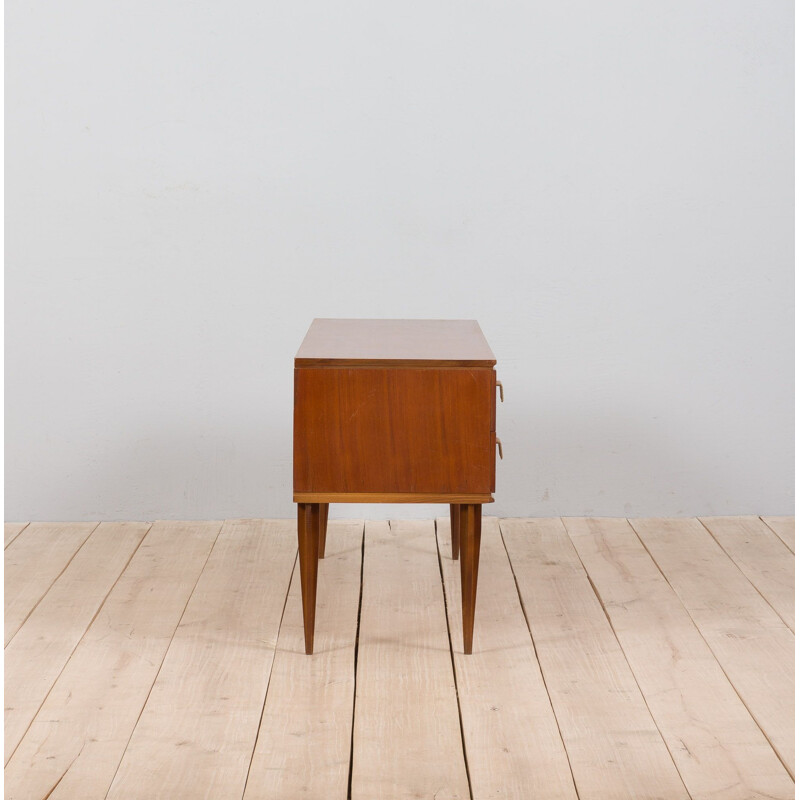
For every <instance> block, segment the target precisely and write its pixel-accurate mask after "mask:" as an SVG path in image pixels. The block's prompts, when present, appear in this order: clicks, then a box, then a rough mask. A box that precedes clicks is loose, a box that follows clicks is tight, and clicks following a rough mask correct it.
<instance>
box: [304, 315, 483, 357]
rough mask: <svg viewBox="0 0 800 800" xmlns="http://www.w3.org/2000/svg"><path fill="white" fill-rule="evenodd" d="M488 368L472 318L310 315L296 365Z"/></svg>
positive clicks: (478, 329) (478, 327)
mask: <svg viewBox="0 0 800 800" xmlns="http://www.w3.org/2000/svg"><path fill="white" fill-rule="evenodd" d="M378 363H380V364H381V365H384V366H387V365H390V366H395V367H397V366H433V367H447V366H456V367H465V366H485V367H491V366H493V365H494V364H495V363H496V362H495V357H494V353H492V351H491V348H490V347H489V345H488V343H487V342H486V339H485V338H484V335H483V332H482V331H481V329H480V326H479V325H478V323H477V322H476V321H475V320H472V319H469V320H454V319H447V320H441V319H315V320H314V321H313V322H312V323H311V327H310V328H309V329H308V332H307V333H306V336H305V339H304V340H303V343H302V344H301V345H300V349H299V350H298V351H297V356H296V358H295V366H297V367H300V366H374V365H375V364H378Z"/></svg>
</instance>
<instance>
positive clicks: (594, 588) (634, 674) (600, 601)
mask: <svg viewBox="0 0 800 800" xmlns="http://www.w3.org/2000/svg"><path fill="white" fill-rule="evenodd" d="M562 524H563V523H562ZM567 536H569V532H567ZM571 542H572V540H571V539H570V543H571ZM572 549H573V550H575V553H576V555H577V556H578V560H579V561H580V563H581V566H582V567H583V572H584V574H585V575H586V580H587V581H589V586H591V587H592V591H593V592H594V596H595V597H596V598H597V602H598V603H599V604H600V608H602V609H603V614H604V615H605V618H606V621H607V622H608V627H609V628H610V629H611V633H612V635H613V636H614V640H615V641H616V643H617V645H619V650H620V652H621V653H622V657H623V658H624V659H625V664H626V665H627V667H628V671H629V672H630V673H631V677H632V678H633V682H634V683H635V684H636V688H637V689H638V690H639V694H640V695H641V698H642V701H643V702H644V707H645V708H646V709H647V713H648V714H649V715H650V719H652V720H653V726H654V727H655V729H656V730H657V731H658V735H659V736H660V737H661V741H662V742H664V749H665V750H666V751H667V755H668V756H669V759H670V761H671V762H672V764H673V766H674V767H675V772H676V774H677V775H678V778H679V779H680V782H681V783H682V784H683V788H684V789H685V790H686V796H687V797H689V798H691V796H692V793H691V792H690V791H689V787H688V786H687V785H686V781H684V779H683V775H681V771H680V769H678V763H677V762H676V761H675V757H674V756H673V755H672V750H670V749H669V745H668V744H667V740H666V739H665V738H664V733H663V731H662V730H661V728H660V727H659V725H658V722H657V721H656V718H655V717H654V716H653V711H652V709H651V708H650V704H649V703H648V702H647V697H645V694H644V692H643V691H642V687H641V686H640V685H639V679H638V678H637V677H636V673H635V672H634V671H633V667H632V666H631V662H630V661H628V654H627V653H626V652H625V648H624V647H623V646H622V642H621V641H620V640H619V636H617V632H616V630H615V629H614V623H613V622H612V621H611V617H610V616H609V614H608V611H607V610H606V607H605V604H604V603H603V598H602V597H600V592H598V591H597V586H595V583H594V581H593V580H592V577H591V575H589V572H588V571H587V569H586V565H585V564H584V563H583V561H582V560H581V556H580V553H578V551H577V548H576V547H575V545H574V544H573V545H572Z"/></svg>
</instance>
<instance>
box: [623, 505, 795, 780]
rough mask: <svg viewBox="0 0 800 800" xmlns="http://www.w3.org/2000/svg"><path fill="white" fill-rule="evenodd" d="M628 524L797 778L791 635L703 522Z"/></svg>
mask: <svg viewBox="0 0 800 800" xmlns="http://www.w3.org/2000/svg"><path fill="white" fill-rule="evenodd" d="M631 524H632V525H633V527H634V529H635V530H636V533H637V534H638V535H639V538H640V539H641V540H642V542H643V543H644V545H645V547H646V548H647V549H648V551H649V552H650V555H651V556H652V557H653V560H654V561H655V562H656V563H657V564H658V566H659V568H660V570H661V571H662V572H663V573H664V576H665V577H666V579H667V580H668V581H669V583H670V585H671V586H672V588H673V589H674V590H675V592H676V593H677V595H678V597H679V598H680V599H681V602H682V603H683V605H684V606H685V608H686V610H687V611H688V612H689V614H690V615H691V617H692V619H693V620H694V622H695V624H696V625H697V627H698V628H699V630H700V633H702V634H703V638H705V640H706V642H708V645H709V647H710V648H711V650H712V652H713V653H714V655H715V656H716V658H717V661H719V663H720V666H721V667H722V669H723V670H725V674H726V675H727V676H728V679H729V680H730V682H731V683H732V684H733V686H734V688H735V689H736V691H737V693H738V695H739V697H740V698H741V699H742V701H743V702H744V704H745V705H746V706H747V708H748V709H749V710H750V713H751V714H752V715H753V717H754V718H755V720H756V722H757V723H758V725H759V727H760V728H761V729H762V730H763V731H764V733H765V734H766V735H767V738H768V739H769V740H770V742H771V744H772V746H773V748H774V749H775V751H776V753H777V754H778V756H779V758H780V759H781V761H782V762H783V764H784V766H785V767H786V768H787V769H788V770H789V772H790V773H791V774H792V776H793V777H794V702H793V699H794V636H793V634H792V632H791V631H790V630H789V628H788V627H786V624H785V623H784V622H783V621H782V620H781V619H780V617H778V615H777V614H776V613H775V612H774V611H773V609H772V608H771V607H770V605H769V604H768V603H767V601H766V600H764V598H763V597H762V596H761V595H760V594H759V593H758V592H757V591H756V590H755V589H754V588H753V586H752V585H751V584H750V582H749V581H748V580H747V578H745V576H744V575H743V574H742V573H741V572H740V570H739V569H738V567H737V566H736V565H735V564H734V563H733V562H732V561H731V560H730V558H728V556H727V555H726V554H725V552H724V551H723V550H722V548H720V546H719V545H718V544H717V542H715V541H714V539H713V538H712V536H711V534H710V533H709V532H708V531H707V530H706V529H705V528H704V527H703V525H702V524H701V523H700V522H699V521H698V520H696V519H635V520H631Z"/></svg>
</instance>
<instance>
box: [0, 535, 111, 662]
mask: <svg viewBox="0 0 800 800" xmlns="http://www.w3.org/2000/svg"><path fill="white" fill-rule="evenodd" d="M29 524H30V523H29ZM26 527H27V526H26ZM99 527H100V523H99V522H98V523H97V524H96V525H95V526H94V528H92V529H91V531H89V535H88V536H87V537H86V538H85V539H84V540H83V541H82V542H81V546H80V547H79V548H78V549H77V550H76V551H75V552H74V553H73V554H72V555H71V556H70V557H69V559H68V561H67V563H66V564H64V568H63V569H62V570H61V572H59V573H58V575H56V576H55V578H53V580H52V582H51V583H50V585H49V586H48V587H47V589H45V591H44V593H43V594H42V596H41V597H40V598H39V599H38V600H37V601H36V602H35V603H34V604H33V608H31V610H30V611H29V612H28V613H27V614H26V615H25V619H23V620H22V622H21V623H20V625H19V627H18V628H17V630H15V631H14V636H16V635H17V634H18V633H19V632H20V631H21V630H22V626H23V625H24V624H25V623H26V622H27V621H28V619H29V618H30V616H31V614H33V612H34V611H36V609H37V608H38V607H39V603H41V602H42V600H44V598H45V597H47V593H48V592H49V591H50V589H52V588H53V584H54V583H55V582H56V581H57V580H58V579H59V578H60V577H61V576H62V575H63V574H64V573H65V572H66V571H67V567H69V565H70V564H71V563H72V560H73V559H74V558H75V556H76V555H78V553H80V551H81V550H83V546H84V545H85V544H86V542H88V541H89V539H90V538H91V536H92V534H93V533H94V532H95V531H96V530H97V529H98V528H99ZM20 533H22V531H20ZM18 538H19V537H18V536H16V537H14V541H16V540H17V539H18ZM9 544H13V542H9ZM14 636H12V637H11V638H10V639H9V640H8V641H7V642H6V643H5V645H3V650H5V649H6V647H8V646H9V645H10V644H11V642H13V641H14Z"/></svg>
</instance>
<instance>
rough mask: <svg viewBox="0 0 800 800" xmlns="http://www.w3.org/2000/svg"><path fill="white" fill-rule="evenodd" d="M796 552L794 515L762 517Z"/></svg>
mask: <svg viewBox="0 0 800 800" xmlns="http://www.w3.org/2000/svg"><path fill="white" fill-rule="evenodd" d="M761 519H762V520H763V521H764V522H766V523H767V525H769V527H770V528H772V530H773V531H775V533H776V534H777V535H778V536H779V537H780V539H781V541H782V542H783V543H784V544H785V545H786V546H787V547H788V548H789V549H790V550H791V551H792V552H793V553H794V517H761Z"/></svg>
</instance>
